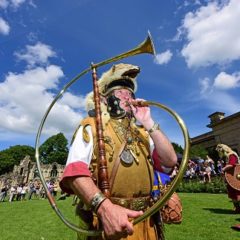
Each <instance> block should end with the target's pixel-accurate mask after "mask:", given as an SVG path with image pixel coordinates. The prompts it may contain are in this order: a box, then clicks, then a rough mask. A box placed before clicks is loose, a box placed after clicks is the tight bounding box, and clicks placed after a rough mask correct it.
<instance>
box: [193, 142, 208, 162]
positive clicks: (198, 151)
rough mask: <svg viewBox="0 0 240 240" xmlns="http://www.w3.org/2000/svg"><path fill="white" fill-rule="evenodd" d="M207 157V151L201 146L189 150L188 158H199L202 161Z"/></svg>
mask: <svg viewBox="0 0 240 240" xmlns="http://www.w3.org/2000/svg"><path fill="white" fill-rule="evenodd" d="M207 155H208V151H207V150H206V149H205V148H204V147H202V146H199V145H198V146H197V145H195V146H192V147H191V148H190V158H196V157H201V158H203V159H204V158H205V157H206V156H207Z"/></svg>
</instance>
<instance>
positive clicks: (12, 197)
mask: <svg viewBox="0 0 240 240" xmlns="http://www.w3.org/2000/svg"><path fill="white" fill-rule="evenodd" d="M46 184H47V187H48V190H49V192H50V193H51V194H52V195H53V196H57V191H58V188H59V186H58V183H57V182H54V181H46ZM33 198H34V199H45V198H46V194H45V190H44V187H43V185H42V184H41V183H40V182H39V181H30V182H29V183H28V184H27V183H25V184H18V185H12V186H9V185H7V184H6V185H4V186H3V187H2V189H1V190H0V202H4V201H5V200H6V199H7V200H8V201H9V202H13V201H24V200H31V199H33Z"/></svg>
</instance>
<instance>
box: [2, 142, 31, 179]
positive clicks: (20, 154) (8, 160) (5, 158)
mask: <svg viewBox="0 0 240 240" xmlns="http://www.w3.org/2000/svg"><path fill="white" fill-rule="evenodd" d="M34 152H35V150H34V148H33V147H30V146H27V145H16V146H12V147H10V148H8V149H5V150H3V151H0V163H1V164H0V175H1V174H4V173H6V172H9V171H12V169H13V167H14V165H16V164H19V163H20V161H21V160H22V159H23V158H24V157H25V156H26V155H29V156H30V158H31V159H32V160H34V159H35V158H34Z"/></svg>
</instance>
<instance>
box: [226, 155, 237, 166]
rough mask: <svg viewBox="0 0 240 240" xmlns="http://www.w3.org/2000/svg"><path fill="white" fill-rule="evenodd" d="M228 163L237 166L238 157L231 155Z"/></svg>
mask: <svg viewBox="0 0 240 240" xmlns="http://www.w3.org/2000/svg"><path fill="white" fill-rule="evenodd" d="M228 163H229V164H230V165H233V166H235V165H236V164H237V163H238V159H237V156H236V155H234V154H231V155H230V156H229V160H228Z"/></svg>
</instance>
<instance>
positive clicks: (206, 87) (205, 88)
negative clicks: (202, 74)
mask: <svg viewBox="0 0 240 240" xmlns="http://www.w3.org/2000/svg"><path fill="white" fill-rule="evenodd" d="M199 84H200V94H201V95H202V96H204V95H205V93H208V92H210V91H211V82H210V79H209V78H207V77H206V78H204V79H200V81H199Z"/></svg>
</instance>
